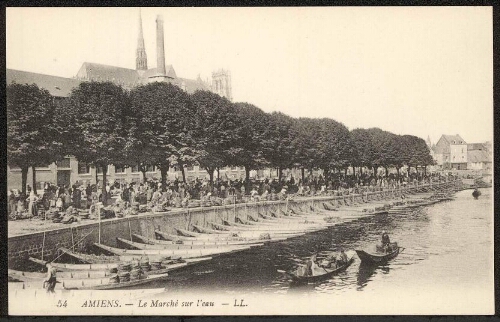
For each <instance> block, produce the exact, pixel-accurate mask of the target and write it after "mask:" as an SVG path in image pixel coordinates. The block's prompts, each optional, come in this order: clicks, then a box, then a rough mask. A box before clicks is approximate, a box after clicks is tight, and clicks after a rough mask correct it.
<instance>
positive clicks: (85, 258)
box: [59, 247, 120, 263]
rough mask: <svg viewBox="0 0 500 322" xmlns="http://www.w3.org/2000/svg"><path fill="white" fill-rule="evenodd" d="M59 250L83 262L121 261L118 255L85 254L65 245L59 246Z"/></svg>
mask: <svg viewBox="0 0 500 322" xmlns="http://www.w3.org/2000/svg"><path fill="white" fill-rule="evenodd" d="M59 250H61V251H62V252H64V253H65V254H67V255H69V256H70V257H73V258H75V259H77V260H79V261H80V262H82V263H116V262H119V261H120V258H119V257H117V256H106V255H101V256H96V255H91V254H84V253H79V252H74V251H71V250H70V249H68V248H65V247H59Z"/></svg>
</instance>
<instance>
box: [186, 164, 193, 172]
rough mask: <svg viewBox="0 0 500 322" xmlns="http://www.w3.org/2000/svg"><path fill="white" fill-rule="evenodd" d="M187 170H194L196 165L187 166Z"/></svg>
mask: <svg viewBox="0 0 500 322" xmlns="http://www.w3.org/2000/svg"><path fill="white" fill-rule="evenodd" d="M186 170H187V171H194V166H192V165H190V166H187V167H186Z"/></svg>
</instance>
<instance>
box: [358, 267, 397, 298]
mask: <svg viewBox="0 0 500 322" xmlns="http://www.w3.org/2000/svg"><path fill="white" fill-rule="evenodd" d="M390 270H391V269H390V267H389V265H383V266H376V265H371V264H366V263H364V262H361V265H359V270H358V279H357V284H358V287H357V288H356V289H357V290H358V291H362V290H363V288H364V287H365V286H366V285H367V284H368V282H370V281H371V277H372V276H373V275H374V274H375V273H378V272H382V273H383V274H389V271H390Z"/></svg>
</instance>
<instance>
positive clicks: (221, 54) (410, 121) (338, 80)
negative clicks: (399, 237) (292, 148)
mask: <svg viewBox="0 0 500 322" xmlns="http://www.w3.org/2000/svg"><path fill="white" fill-rule="evenodd" d="M141 10H142V20H143V29H144V40H145V45H146V52H147V57H148V67H149V68H152V67H156V26H155V18H156V15H158V14H161V15H163V18H164V21H165V23H164V26H165V28H164V29H165V52H166V64H172V65H173V66H174V69H175V71H176V73H177V75H178V76H180V77H186V78H196V77H197V76H198V74H200V75H201V77H202V78H203V79H205V78H207V77H211V72H212V71H214V70H216V69H219V68H225V69H229V70H230V71H231V74H232V87H233V97H234V101H237V102H239V101H244V102H249V103H252V104H255V105H256V106H258V107H260V108H261V109H263V110H264V111H266V112H271V111H281V112H284V113H286V114H289V115H291V116H293V117H300V116H307V117H330V118H333V119H335V120H337V121H339V122H342V123H344V124H345V125H346V126H347V127H348V128H349V129H354V128H357V127H362V128H369V127H379V128H381V129H384V130H387V131H391V132H393V133H396V134H413V135H417V136H420V137H422V138H425V139H426V138H427V136H428V135H430V137H431V140H432V141H433V142H436V141H437V140H438V139H439V137H440V136H441V134H460V135H461V136H462V137H463V138H464V139H465V140H466V141H467V142H482V141H486V140H491V139H492V137H493V40H492V37H493V33H492V10H491V8H489V7H426V8H425V7H419V8H415V7H397V8H396V7H393V8H385V7H377V8H374V7H370V8H345V7H336V8H142V9H141ZM138 16H139V9H138V8H7V68H12V69H19V70H25V71H32V72H38V73H44V74H50V75H56V76H64V77H73V76H75V75H76V73H77V72H78V69H79V68H80V66H81V65H82V63H83V62H85V61H87V62H94V63H101V64H109V65H114V66H120V67H127V68H135V51H136V46H137V35H138Z"/></svg>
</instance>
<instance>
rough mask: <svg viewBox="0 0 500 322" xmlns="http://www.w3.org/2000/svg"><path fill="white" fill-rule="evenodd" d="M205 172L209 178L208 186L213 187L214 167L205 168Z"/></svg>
mask: <svg viewBox="0 0 500 322" xmlns="http://www.w3.org/2000/svg"><path fill="white" fill-rule="evenodd" d="M205 170H206V171H207V172H208V176H209V177H210V185H211V186H212V187H213V186H214V171H215V167H206V168H205Z"/></svg>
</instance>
